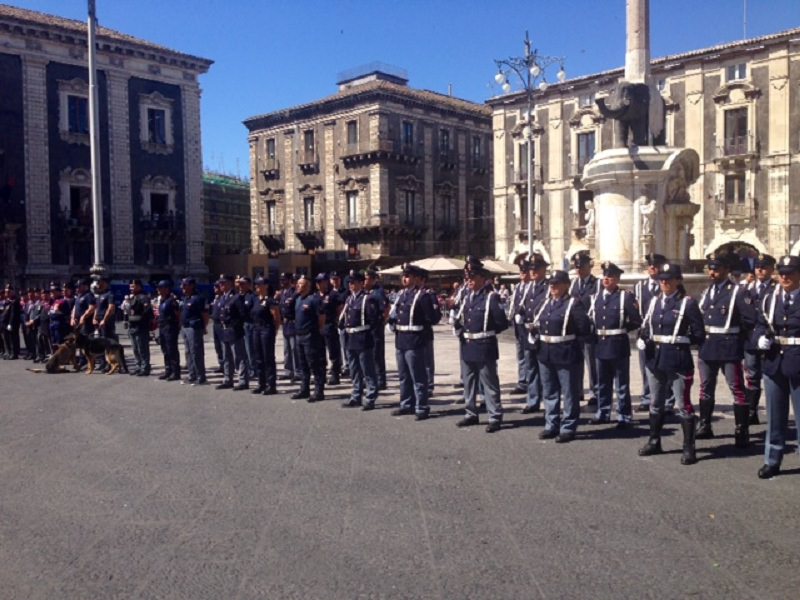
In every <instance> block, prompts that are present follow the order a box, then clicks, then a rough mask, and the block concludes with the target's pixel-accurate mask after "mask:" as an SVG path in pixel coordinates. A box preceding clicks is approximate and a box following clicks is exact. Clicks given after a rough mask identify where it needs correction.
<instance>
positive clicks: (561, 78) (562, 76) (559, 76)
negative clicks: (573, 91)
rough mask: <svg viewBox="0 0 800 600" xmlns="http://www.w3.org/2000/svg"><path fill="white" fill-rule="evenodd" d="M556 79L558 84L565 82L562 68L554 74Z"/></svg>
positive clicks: (565, 78)
mask: <svg viewBox="0 0 800 600" xmlns="http://www.w3.org/2000/svg"><path fill="white" fill-rule="evenodd" d="M556 79H558V82H559V83H564V82H565V81H566V80H567V73H566V72H565V71H564V67H561V69H559V71H558V73H556Z"/></svg>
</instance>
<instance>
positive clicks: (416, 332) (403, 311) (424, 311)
mask: <svg viewBox="0 0 800 600" xmlns="http://www.w3.org/2000/svg"><path fill="white" fill-rule="evenodd" d="M434 318H435V317H434V314H433V304H432V303H431V297H430V296H429V295H428V294H427V293H425V290H424V289H422V288H418V287H413V288H407V289H404V290H403V291H402V292H400V295H399V296H398V298H397V303H396V304H395V324H396V327H397V330H396V335H395V339H394V345H395V348H397V349H398V350H418V349H420V348H422V347H423V346H424V345H425V344H426V343H427V340H428V338H427V337H426V335H427V334H426V331H425V329H426V327H430V325H431V324H432V323H433V321H434Z"/></svg>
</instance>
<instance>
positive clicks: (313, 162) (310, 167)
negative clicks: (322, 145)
mask: <svg viewBox="0 0 800 600" xmlns="http://www.w3.org/2000/svg"><path fill="white" fill-rule="evenodd" d="M297 165H298V166H299V167H300V170H301V171H303V172H309V171H316V170H317V169H318V168H319V154H318V153H317V152H316V151H315V150H303V151H302V152H301V153H300V158H298V160H297Z"/></svg>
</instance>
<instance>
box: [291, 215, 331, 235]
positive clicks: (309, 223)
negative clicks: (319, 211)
mask: <svg viewBox="0 0 800 600" xmlns="http://www.w3.org/2000/svg"><path fill="white" fill-rule="evenodd" d="M324 228H325V224H324V222H323V219H322V217H316V216H315V217H311V218H308V219H302V220H298V221H295V224H294V229H295V231H297V232H301V233H312V232H318V231H322V230H323V229H324Z"/></svg>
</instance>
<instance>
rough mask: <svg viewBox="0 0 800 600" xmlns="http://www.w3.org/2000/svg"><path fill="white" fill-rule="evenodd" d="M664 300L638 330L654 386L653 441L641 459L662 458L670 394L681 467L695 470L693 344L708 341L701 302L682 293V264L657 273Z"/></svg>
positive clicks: (656, 302)
mask: <svg viewBox="0 0 800 600" xmlns="http://www.w3.org/2000/svg"><path fill="white" fill-rule="evenodd" d="M658 279H659V281H660V285H661V296H659V297H656V298H653V299H652V300H650V306H649V307H648V308H647V312H646V313H645V318H644V322H643V323H642V327H641V329H639V340H638V341H637V342H636V345H637V347H638V348H639V349H640V350H644V351H645V358H646V365H647V379H648V381H649V382H650V393H651V394H652V401H651V402H650V438H649V439H648V440H647V443H646V444H645V445H644V446H643V447H642V448H641V449H640V450H639V455H640V456H652V455H654V454H661V452H663V450H662V449H661V430H662V429H663V427H664V417H665V411H664V404H665V403H666V399H667V394H668V393H669V390H670V389H671V390H672V392H673V395H674V396H675V407H676V408H677V409H678V411H679V414H680V416H681V427H682V429H683V455H682V456H681V464H683V465H692V464H694V463H696V462H697V458H696V456H695V441H694V440H695V437H694V434H695V425H696V422H697V418H696V417H695V414H694V407H693V406H692V400H691V398H690V392H691V389H692V380H693V379H694V359H693V358H692V351H691V345H692V344H698V345H699V344H702V343H703V340H704V339H705V330H704V329H703V315H702V314H700V309H699V308H698V306H697V302H696V301H695V300H694V298H692V297H691V296H688V295H687V294H686V292H685V291H684V290H683V286H682V285H681V281H682V280H683V274H682V273H681V268H680V267H679V266H678V265H673V264H671V263H665V264H663V265H661V267H660V268H659V273H658Z"/></svg>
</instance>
